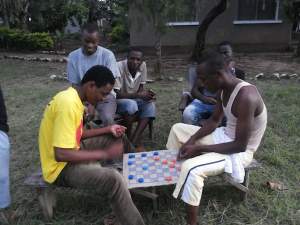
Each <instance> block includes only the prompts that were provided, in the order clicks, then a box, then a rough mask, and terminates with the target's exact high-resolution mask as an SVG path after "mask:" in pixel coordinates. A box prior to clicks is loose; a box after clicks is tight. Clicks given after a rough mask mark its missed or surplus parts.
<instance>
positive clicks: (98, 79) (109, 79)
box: [81, 65, 115, 105]
mask: <svg viewBox="0 0 300 225" xmlns="http://www.w3.org/2000/svg"><path fill="white" fill-rule="evenodd" d="M114 84H115V78H114V76H113V74H112V72H111V71H110V70H109V69H108V68H107V67H105V66H99V65H97V66H93V67H91V68H90V69H89V70H88V71H87V72H86V73H85V75H84V76H83V78H82V80H81V87H82V89H83V93H84V97H85V100H86V101H88V102H89V103H91V104H93V105H96V103H97V102H99V101H102V100H104V99H105V97H106V96H107V95H108V94H109V93H110V92H111V90H112V88H113V86H114Z"/></svg>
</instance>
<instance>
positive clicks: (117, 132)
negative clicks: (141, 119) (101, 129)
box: [109, 124, 126, 137]
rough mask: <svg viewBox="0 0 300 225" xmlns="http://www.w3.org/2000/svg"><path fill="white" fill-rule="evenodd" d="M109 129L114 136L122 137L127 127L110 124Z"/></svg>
mask: <svg viewBox="0 0 300 225" xmlns="http://www.w3.org/2000/svg"><path fill="white" fill-rule="evenodd" d="M109 131H110V132H111V133H112V135H113V136H115V137H121V136H122V135H123V134H124V133H125V131H126V127H123V126H121V125H117V124H114V125H111V126H109Z"/></svg>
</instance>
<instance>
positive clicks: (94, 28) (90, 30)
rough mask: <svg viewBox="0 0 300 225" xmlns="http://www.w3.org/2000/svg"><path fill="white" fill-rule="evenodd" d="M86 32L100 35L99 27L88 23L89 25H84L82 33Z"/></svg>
mask: <svg viewBox="0 0 300 225" xmlns="http://www.w3.org/2000/svg"><path fill="white" fill-rule="evenodd" d="M84 31H86V32H87V33H89V34H91V33H95V32H97V33H99V29H98V26H97V24H96V23H87V24H84V25H83V27H82V29H81V32H84Z"/></svg>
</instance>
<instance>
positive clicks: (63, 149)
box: [39, 65, 144, 225]
mask: <svg viewBox="0 0 300 225" xmlns="http://www.w3.org/2000/svg"><path fill="white" fill-rule="evenodd" d="M114 83H115V79H114V77H113V74H112V72H111V71H110V70H109V69H108V68H106V67H104V66H99V65H97V66H94V67H92V68H90V69H89V70H88V71H87V72H86V73H85V75H84V77H83V79H82V81H81V85H80V86H78V87H69V88H68V89H67V90H65V91H61V92H59V93H58V94H57V95H56V96H54V98H53V99H52V100H51V101H50V102H49V104H48V105H47V107H46V109H45V112H44V115H43V119H42V122H41V126H40V131H39V150H40V158H41V165H42V171H43V177H44V179H45V181H46V182H48V183H54V184H56V185H64V186H70V187H74V188H82V189H93V190H95V191H96V192H97V193H99V194H100V193H101V195H102V194H105V195H106V196H108V197H109V198H110V202H111V204H112V209H113V211H114V213H115V214H116V219H117V220H118V221H119V222H120V224H124V225H128V224H130V225H144V222H143V219H142V217H141V215H140V213H139V212H138V210H137V208H136V207H135V205H134V204H133V202H132V199H131V196H130V193H129V191H128V189H127V187H126V186H125V183H124V181H123V177H122V176H121V175H120V174H119V172H118V171H116V170H114V169H112V168H105V167H101V165H100V164H99V163H98V161H99V160H112V159H116V158H118V157H120V156H121V155H122V153H123V143H122V139H121V136H122V135H123V134H124V133H125V127H123V126H120V125H112V126H108V127H104V128H97V129H91V130H83V127H82V119H83V112H84V106H83V102H86V101H87V102H89V103H90V104H93V105H95V104H96V103H97V102H98V101H102V100H104V99H105V97H106V96H107V95H108V94H109V93H110V91H111V90H112V88H113V86H114ZM108 135H110V136H111V137H110V140H109V141H107V140H106V139H105V141H101V140H103V139H104V138H103V137H104V136H108ZM83 139H86V142H85V145H84V146H85V148H84V149H82V148H81V147H80V143H81V141H82V140H83Z"/></svg>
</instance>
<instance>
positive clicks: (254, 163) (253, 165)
mask: <svg viewBox="0 0 300 225" xmlns="http://www.w3.org/2000/svg"><path fill="white" fill-rule="evenodd" d="M260 168H262V164H261V163H260V162H258V161H257V160H256V159H252V162H251V163H250V165H249V166H247V167H246V168H245V170H255V169H260Z"/></svg>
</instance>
